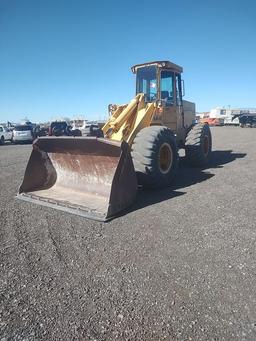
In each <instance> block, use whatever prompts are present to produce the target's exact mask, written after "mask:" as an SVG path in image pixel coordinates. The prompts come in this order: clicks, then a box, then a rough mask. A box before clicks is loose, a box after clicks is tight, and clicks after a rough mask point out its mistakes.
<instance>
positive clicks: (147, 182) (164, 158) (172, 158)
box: [131, 126, 178, 189]
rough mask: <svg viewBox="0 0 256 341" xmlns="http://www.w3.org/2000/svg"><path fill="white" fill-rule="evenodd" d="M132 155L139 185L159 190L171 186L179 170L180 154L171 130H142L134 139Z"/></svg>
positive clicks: (156, 128)
mask: <svg viewBox="0 0 256 341" xmlns="http://www.w3.org/2000/svg"><path fill="white" fill-rule="evenodd" d="M131 155H132V159H133V164H134V168H135V171H136V174H137V179H138V184H139V185H142V186H143V187H144V188H151V189H157V188H163V187H166V186H169V185H170V184H171V182H172V180H173V178H174V176H175V173H176V170H177V168H178V152H177V145H176V139H175V136H174V135H173V133H172V132H171V130H170V129H168V128H166V127H163V126H151V127H147V128H144V129H142V130H141V131H140V132H139V133H138V135H137V136H136V137H135V139H134V142H133V145H132V152H131Z"/></svg>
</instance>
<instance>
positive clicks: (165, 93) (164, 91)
mask: <svg viewBox="0 0 256 341" xmlns="http://www.w3.org/2000/svg"><path fill="white" fill-rule="evenodd" d="M160 83H161V84H160V91H161V100H163V101H165V103H166V105H167V106H171V105H173V104H174V94H173V83H174V74H173V72H171V71H166V70H163V71H161V82H160Z"/></svg>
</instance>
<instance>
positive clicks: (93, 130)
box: [83, 124, 104, 137]
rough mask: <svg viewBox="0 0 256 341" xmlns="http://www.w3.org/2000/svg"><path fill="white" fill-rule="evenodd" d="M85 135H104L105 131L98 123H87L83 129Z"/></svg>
mask: <svg viewBox="0 0 256 341" xmlns="http://www.w3.org/2000/svg"><path fill="white" fill-rule="evenodd" d="M83 135H84V136H96V137H104V136H103V132H102V130H101V129H100V127H99V126H98V124H87V125H86V126H85V128H84V129H83Z"/></svg>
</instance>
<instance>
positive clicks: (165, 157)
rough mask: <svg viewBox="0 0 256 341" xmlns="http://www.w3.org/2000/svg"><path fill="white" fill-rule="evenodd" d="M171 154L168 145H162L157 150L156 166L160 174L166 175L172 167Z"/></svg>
mask: <svg viewBox="0 0 256 341" xmlns="http://www.w3.org/2000/svg"><path fill="white" fill-rule="evenodd" d="M172 162H173V152H172V148H171V146H170V145H169V144H168V143H163V144H162V146H161V148H160V150H159V158H158V164H159V169H160V172H161V173H162V174H167V173H168V172H169V170H170V169H171V167H172Z"/></svg>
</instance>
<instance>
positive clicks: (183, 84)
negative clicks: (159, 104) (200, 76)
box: [181, 79, 185, 97]
mask: <svg viewBox="0 0 256 341" xmlns="http://www.w3.org/2000/svg"><path fill="white" fill-rule="evenodd" d="M181 94H182V97H184V96H185V82H184V79H182V80H181Z"/></svg>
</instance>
